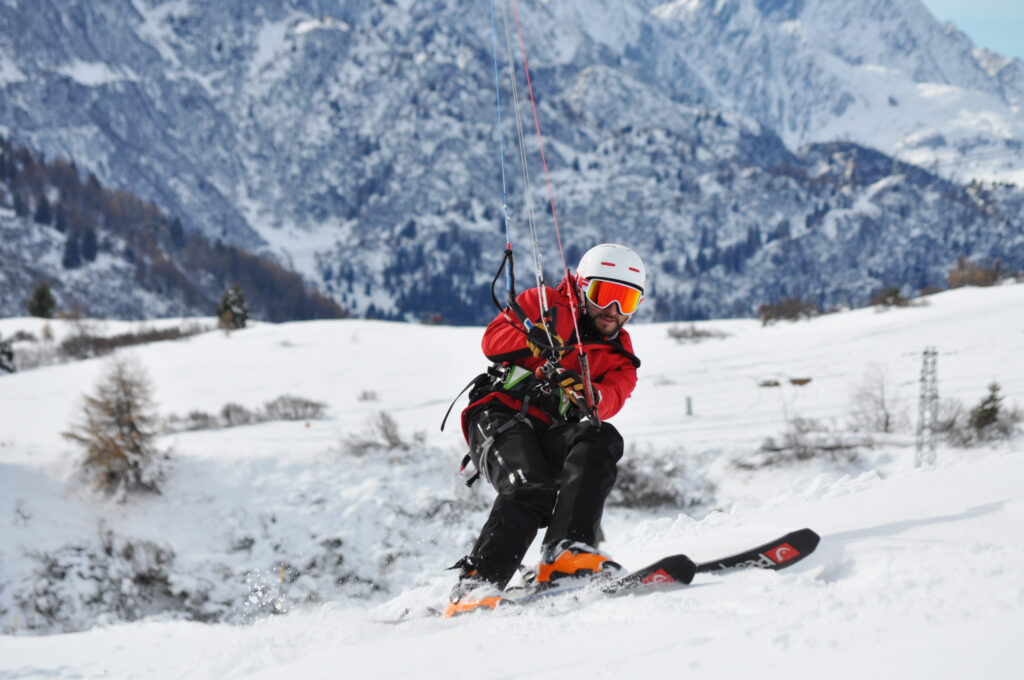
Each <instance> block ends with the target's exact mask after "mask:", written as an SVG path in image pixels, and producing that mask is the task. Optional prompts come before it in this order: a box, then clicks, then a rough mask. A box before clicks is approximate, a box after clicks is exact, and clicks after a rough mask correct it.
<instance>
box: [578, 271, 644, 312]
mask: <svg viewBox="0 0 1024 680" xmlns="http://www.w3.org/2000/svg"><path fill="white" fill-rule="evenodd" d="M585 294H586V296H587V299H588V300H590V301H591V302H592V303H594V306H595V307H600V308H601V309H607V308H608V306H609V305H610V304H612V303H613V302H614V303H616V304H618V306H619V311H620V312H621V313H622V314H625V315H626V316H630V315H632V314H633V313H634V312H635V311H636V308H637V307H639V306H640V301H641V300H643V298H644V294H643V293H641V292H640V291H639V290H637V289H636V288H633V287H632V286H627V285H626V284H624V283H616V282H615V281H606V280H604V279H590V281H589V282H587V288H586V291H585Z"/></svg>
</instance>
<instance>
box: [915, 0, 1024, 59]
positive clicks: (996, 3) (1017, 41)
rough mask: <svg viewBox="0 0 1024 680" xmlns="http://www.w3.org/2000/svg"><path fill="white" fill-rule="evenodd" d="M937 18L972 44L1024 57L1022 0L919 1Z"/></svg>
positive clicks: (1023, 6) (1008, 54)
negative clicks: (956, 30)
mask: <svg viewBox="0 0 1024 680" xmlns="http://www.w3.org/2000/svg"><path fill="white" fill-rule="evenodd" d="M921 2H923V3H924V5H925V7H927V8H928V9H929V10H930V11H931V13H932V14H933V15H934V16H935V18H936V19H938V20H939V21H952V22H953V23H954V24H956V26H957V28H959V29H960V30H961V31H963V32H964V33H966V34H967V35H968V36H969V37H970V38H971V40H972V41H973V42H974V44H975V45H978V46H979V47H986V48H988V49H990V50H992V51H993V52H998V53H999V54H1002V55H1004V56H1007V57H1016V58H1018V59H1021V60H1024V38H1022V36H1024V0H921Z"/></svg>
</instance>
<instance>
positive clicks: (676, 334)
mask: <svg viewBox="0 0 1024 680" xmlns="http://www.w3.org/2000/svg"><path fill="white" fill-rule="evenodd" d="M668 337H670V338H672V339H673V340H675V341H676V342H678V343H684V342H701V341H703V340H711V339H714V338H725V337H728V333H723V332H722V331H716V330H714V329H712V328H697V324H692V323H691V324H690V325H689V326H669V328H668Z"/></svg>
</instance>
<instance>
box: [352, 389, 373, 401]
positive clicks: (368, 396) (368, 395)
mask: <svg viewBox="0 0 1024 680" xmlns="http://www.w3.org/2000/svg"><path fill="white" fill-rule="evenodd" d="M356 399H357V400H358V401H377V393H376V392H375V391H374V390H363V391H362V392H360V393H359V395H358V396H357V397H356Z"/></svg>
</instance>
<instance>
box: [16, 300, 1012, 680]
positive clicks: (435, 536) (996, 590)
mask: <svg viewBox="0 0 1024 680" xmlns="http://www.w3.org/2000/svg"><path fill="white" fill-rule="evenodd" d="M204 321H205V322H209V320H204ZM43 324H44V322H43V321H42V320H39V319H0V336H2V337H5V338H8V337H10V336H11V335H12V334H14V333H15V332H16V331H18V330H23V331H29V332H32V333H34V334H36V335H37V336H39V335H41V332H42V326H43ZM150 325H152V324H150ZM51 327H52V330H53V332H54V334H55V335H56V336H57V337H58V338H59V337H60V336H61V335H62V334H63V333H66V332H70V330H69V328H67V327H65V326H63V325H62V324H61V322H56V321H54V322H51ZM138 327H139V324H129V323H122V322H97V323H96V328H97V329H98V330H99V331H101V332H104V333H107V334H114V333H120V332H124V331H125V330H128V329H135V328H138ZM692 327H693V328H694V329H696V330H698V331H707V332H711V333H713V334H714V337H708V338H705V339H702V340H701V341H699V342H678V341H677V340H676V339H674V338H673V337H671V335H670V332H669V331H670V330H674V331H680V330H686V329H690V328H691V325H690V324H674V325H667V324H654V325H638V326H636V327H634V328H631V332H632V333H633V338H634V344H635V346H636V349H637V353H638V355H639V356H640V357H641V359H642V360H643V366H642V367H641V369H640V384H639V385H638V387H637V390H636V392H635V393H634V397H633V399H632V400H631V401H630V402H628V403H627V406H626V408H625V409H624V410H623V412H622V413H620V414H619V415H618V416H617V417H616V418H615V419H614V420H613V421H612V422H613V423H614V424H615V425H616V426H617V427H618V428H619V429H620V431H621V432H622V433H623V435H624V436H625V438H626V441H627V446H628V449H627V458H629V457H632V458H633V460H634V464H636V465H637V466H638V468H639V469H641V470H642V469H643V468H644V467H645V466H647V467H649V468H651V469H656V470H663V471H665V476H666V479H668V480H669V481H670V482H671V484H675V485H676V488H678V489H682V490H700V491H701V493H702V494H703V496H702V499H701V500H700V502H699V503H697V504H696V505H694V506H693V507H691V508H689V509H688V513H683V512H682V511H681V510H679V509H675V508H672V507H667V506H663V507H658V508H647V509H644V508H624V507H620V506H611V507H609V508H608V510H607V511H606V515H605V526H604V530H605V534H606V543H605V544H604V545H605V547H606V548H607V550H608V551H609V552H610V553H611V554H612V555H614V556H615V557H616V559H617V560H619V561H621V562H623V563H624V564H626V565H627V566H630V565H633V566H640V565H642V564H644V563H646V562H648V561H650V560H652V559H654V558H656V557H659V556H662V555H664V554H667V553H674V552H685V553H687V554H689V555H690V556H691V557H692V558H694V559H695V560H697V561H701V560H707V559H711V558H714V557H718V556H721V555H723V554H727V553H731V552H734V551H736V550H739V549H743V548H747V547H750V546H752V545H754V544H756V543H760V542H763V541H766V540H768V539H771V538H774V537H776V536H778V535H781V534H783V533H785V532H787V531H789V530H792V529H797V528H801V527H804V526H807V527H811V528H813V529H814V530H816V531H817V532H818V533H819V534H820V535H821V536H822V541H821V545H820V546H819V548H818V550H817V552H816V553H815V554H813V555H812V556H810V557H808V558H807V559H806V560H804V561H803V562H801V563H800V564H798V565H795V566H794V567H792V568H790V569H787V570H785V571H781V572H761V571H757V572H755V571H746V572H736V573H731V574H726V575H720V576H707V575H698V577H697V578H696V579H695V580H694V583H693V585H692V586H690V587H688V588H686V589H683V590H678V591H672V592H667V593H661V594H652V595H645V596H626V597H621V598H607V599H599V598H592V599H590V600H586V601H583V602H561V603H555V602H551V603H545V604H541V605H536V606H533V607H529V608H523V609H521V610H515V609H509V610H502V611H498V612H494V613H488V614H481V615H473V616H465V617H460V618H457V619H454V620H444V619H441V618H436V617H431V616H427V615H426V612H427V610H428V608H431V607H443V603H444V598H445V596H446V594H447V591H448V589H449V588H450V586H451V584H452V582H453V578H454V576H453V572H447V571H445V568H446V567H447V566H449V565H451V564H452V563H453V562H454V561H455V560H456V559H458V558H459V557H460V556H461V555H462V554H464V552H465V551H466V550H467V549H468V547H469V545H470V544H471V542H472V540H473V538H474V536H475V532H476V530H477V529H478V528H479V526H480V524H481V523H482V521H483V518H484V516H485V513H486V508H487V506H488V504H489V501H490V498H491V492H490V490H489V489H486V488H481V487H482V486H483V485H480V484H478V485H477V487H475V488H474V489H466V488H465V487H464V486H463V485H462V484H461V482H460V480H459V479H458V477H457V474H456V468H457V462H458V460H459V458H460V457H461V455H462V453H463V451H464V448H463V447H464V445H463V443H462V440H461V435H460V434H459V433H458V431H457V430H458V428H457V426H452V425H451V424H450V425H449V427H448V429H447V431H446V432H444V433H442V432H439V431H438V424H439V422H440V419H441V416H442V415H443V413H444V410H445V408H446V407H447V404H448V402H449V401H450V400H451V398H453V397H454V395H455V394H456V393H457V392H458V390H459V389H460V388H461V387H462V386H463V385H464V384H465V383H466V381H468V380H469V379H470V378H471V377H472V376H473V375H475V374H476V373H477V372H479V370H481V369H482V368H483V366H484V360H483V358H482V356H481V355H480V352H479V339H480V333H481V330H480V329H477V328H448V327H436V326H416V325H403V324H388V323H377V322H369V321H356V320H352V321H332V322H309V323H293V324H283V325H270V324H258V325H256V326H255V327H253V328H250V329H246V330H243V331H239V332H236V333H233V334H231V335H225V334H224V333H221V332H210V333H204V334H201V335H197V336H194V337H192V338H189V339H186V340H179V341H173V342H162V343H154V344H150V345H144V346H139V347H136V348H133V349H132V350H130V353H131V354H133V355H134V356H135V357H137V358H138V360H139V362H140V363H141V364H142V365H143V366H145V368H146V369H147V370H148V372H149V374H150V376H151V378H152V383H153V386H154V396H155V398H156V401H157V404H158V410H159V413H160V414H161V415H162V416H169V415H171V414H175V415H179V416H180V415H185V414H187V413H189V412H190V411H194V410H199V411H203V412H207V413H218V412H219V411H220V410H221V409H222V407H223V406H224V405H225V404H228V403H237V404H240V405H243V406H245V407H246V408H249V409H257V408H259V407H260V406H261V405H262V404H264V403H266V402H268V401H270V400H272V399H274V398H276V397H278V396H280V395H284V394H290V395H296V396H300V397H304V398H307V399H313V400H317V401H321V402H323V403H325V404H326V405H327V415H326V417H325V418H322V419H317V420H311V421H276V422H265V423H260V424H253V425H248V426H242V427H231V428H221V429H211V430H200V431H194V432H177V433H173V434H166V435H163V436H161V438H160V439H159V446H160V447H161V449H163V450H166V451H168V452H169V456H170V457H169V459H168V465H167V476H166V480H165V482H164V485H163V489H162V494H161V495H159V496H148V497H137V498H130V499H129V500H128V501H127V502H125V503H116V502H113V501H110V500H106V499H104V498H102V497H101V496H98V495H97V494H96V493H94V492H92V491H90V490H88V489H86V488H83V487H82V486H81V485H80V484H79V483H77V482H76V481H75V480H76V478H75V477H74V475H73V471H74V468H75V463H76V461H77V459H78V456H79V455H80V454H79V453H78V452H77V451H76V450H75V449H74V448H73V447H72V445H71V444H70V443H69V442H67V441H66V440H64V439H63V438H62V437H61V436H60V432H61V431H63V430H66V429H68V428H69V427H70V426H71V425H72V424H73V423H74V422H75V420H76V419H77V418H78V411H79V409H80V405H81V399H82V395H83V394H85V393H89V392H91V391H92V390H93V388H94V386H95V384H96V382H97V380H98V378H99V376H100V375H101V373H102V372H103V370H104V369H105V367H106V365H107V364H106V361H107V360H103V359H101V360H88V361H81V362H76V363H68V364H61V365H54V366H48V367H43V368H38V369H34V370H28V371H23V372H20V373H16V374H12V375H0V631H2V635H0V678H4V679H13V678H62V679H69V680H70V679H71V678H188V679H189V680H197V679H200V678H211V679H213V678H266V679H279V678H337V677H353V678H356V677H358V678H363V677H369V678H376V677H380V678H404V677H410V676H415V677H418V678H439V679H440V678H443V679H445V680H453V679H458V678H472V679H474V680H480V679H484V678H513V677H531V678H559V677H564V676H566V675H574V676H579V675H582V676H586V677H607V678H633V677H681V676H692V677H708V678H716V677H722V678H732V677H748V676H754V675H756V676H761V677H797V678H822V677H829V678H855V677H857V678H859V677H862V676H863V675H864V674H865V673H871V674H873V675H875V676H878V677H913V678H917V677H928V678H964V677H976V678H1020V677H1024V647H1022V644H1021V643H1022V642H1024V632H1022V631H1024V521H1022V520H1024V435H1022V434H1019V433H1018V434H1017V435H1015V436H1014V437H1012V438H1011V439H1010V440H1008V441H1007V440H1001V441H998V442H991V443H986V444H983V445H980V446H977V447H973V448H969V449H962V448H954V447H952V446H950V445H948V444H946V443H945V442H942V441H940V442H939V445H938V450H937V464H936V465H935V466H934V467H926V468H915V466H914V456H915V442H914V433H913V430H914V424H915V423H916V420H917V398H918V380H919V375H920V370H921V352H922V350H923V349H924V348H925V347H926V346H934V347H936V348H937V350H938V389H939V396H940V398H941V399H943V400H959V401H960V402H961V403H962V404H963V406H964V407H965V408H966V409H970V408H972V407H974V406H975V405H977V404H978V403H979V401H980V400H981V399H982V398H983V397H984V396H985V395H986V394H987V388H988V385H989V383H991V382H992V381H997V382H998V383H999V385H1000V386H1001V388H1002V390H1001V394H1002V395H1003V397H1004V407H1005V408H1010V407H1012V406H1014V405H1016V406H1019V407H1024V359H1022V358H1021V357H1022V356H1024V284H1015V283H1008V284H1006V285H1003V286H999V287H995V288H987V289H959V290H955V291H950V292H946V293H942V294H939V295H935V296H932V297H929V298H927V299H926V302H925V303H924V304H921V305H919V306H913V307H907V308H899V309H890V310H887V311H878V310H875V309H863V310H855V311H852V312H845V313H841V314H834V315H828V316H824V317H820V318H818V319H815V320H812V321H801V322H796V323H780V324H777V325H774V326H770V327H764V328H763V327H762V326H761V325H760V323H759V322H757V321H753V320H733V321H710V322H705V323H699V324H695V325H693V326H692ZM21 346H22V345H21V344H19V345H18V347H21ZM807 379H810V381H809V382H807ZM794 381H795V382H794ZM773 383H776V384H777V385H775V386H767V385H771V384H773ZM799 383H804V384H802V385H801V384H799ZM871 385H874V386H876V387H877V386H878V385H883V386H884V387H885V390H886V394H887V398H888V399H889V405H890V408H891V409H892V412H893V415H894V417H895V422H896V425H897V427H896V431H895V432H892V433H881V432H869V431H865V429H864V428H860V429H854V428H853V427H852V426H851V422H852V421H854V420H855V419H856V418H855V416H856V412H857V411H858V406H859V405H862V403H861V401H860V400H858V399H857V398H855V396H854V395H855V394H856V393H857V392H858V391H860V392H863V391H864V390H865V387H866V386H867V387H870V386H871ZM688 398H689V400H690V403H691V405H692V415H687V406H686V404H687V399H688ZM464 403H465V402H464V401H462V402H460V403H459V405H458V407H457V408H460V407H461V406H462V405H463V404H464ZM381 412H385V413H388V414H390V416H392V417H393V418H394V420H395V421H396V422H397V424H398V427H399V432H400V434H401V435H402V437H403V439H404V442H405V443H406V444H407V448H402V447H377V448H373V447H370V448H369V449H360V448H359V447H356V446H354V445H353V436H356V435H359V433H369V430H368V429H367V428H368V427H369V425H368V423H370V422H371V421H372V420H373V419H374V418H378V417H379V415H378V414H379V413H381ZM794 422H804V423H811V424H813V426H809V430H810V431H809V432H807V433H806V436H807V437H808V438H810V439H811V440H813V441H816V442H818V443H819V444H822V445H828V446H831V449H830V451H831V453H819V454H818V455H815V456H813V457H811V458H809V459H807V460H788V461H781V462H775V463H773V464H767V463H769V462H770V461H769V460H768V459H769V458H771V456H772V452H771V451H766V450H765V449H764V448H763V444H764V443H765V442H766V440H767V439H769V438H771V439H772V440H774V441H776V442H781V441H783V439H784V437H783V433H785V432H786V431H787V429H790V428H791V424H792V423H794ZM366 436H369V435H368V434H367V435H366ZM624 462H625V461H624ZM671 484H670V486H671ZM535 558H536V553H535V551H534V552H533V553H531V554H530V555H529V556H528V559H535ZM47 565H49V566H48V569H49V570H47ZM55 571H59V572H60V573H61V577H60V578H57V577H55V576H54V572H55ZM119 574H121V575H122V577H121V581H120V582H119V581H118V580H117V579H118V578H119V576H118V575H119ZM140 575H148V580H149V581H154V580H155V581H159V582H160V583H161V584H163V587H164V588H165V590H166V592H168V593H170V594H171V595H172V596H173V598H175V599H174V602H173V603H167V602H164V603H161V602H154V601H152V600H147V598H146V597H145V594H146V592H148V591H145V586H146V580H147V579H145V578H140ZM112 583H113V584H118V583H119V586H117V587H114V588H113V591H114V592H108V591H109V590H110V589H111V585H110V584H112ZM97 603H109V607H110V608H111V610H110V611H109V612H107V613H104V611H103V609H104V607H105V606H108V605H107V604H101V605H97ZM172 604H173V605H174V606H171V605H172ZM33 607H39V608H42V609H45V610H47V611H49V612H51V614H52V615H53V616H54V617H55V621H54V622H47V621H46V620H44V617H42V615H41V614H39V613H38V611H34V610H33ZM161 607H162V609H161ZM186 610H187V611H188V612H190V616H192V617H193V618H197V617H198V618H203V617H205V618H207V619H208V620H216V621H217V622H216V623H202V622H198V621H194V620H185V615H184V614H183V613H182V612H183V611H186ZM161 611H162V612H163V613H160V612H161ZM272 611H283V612H285V613H284V614H283V615H280V616H274V615H271V614H270V612H272ZM404 611H409V612H410V616H409V618H408V619H407V620H405V621H403V622H402V623H400V624H395V623H393V622H392V623H388V621H393V620H394V619H395V618H396V617H399V616H400V615H401V614H402V612H404ZM136 617H137V620H131V621H129V622H126V620H130V619H133V618H136Z"/></svg>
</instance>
